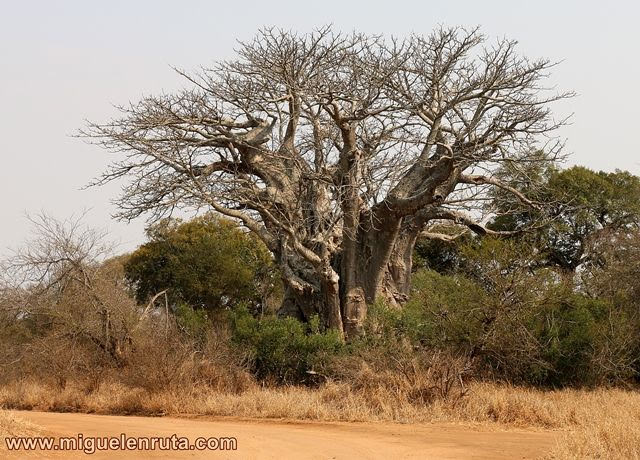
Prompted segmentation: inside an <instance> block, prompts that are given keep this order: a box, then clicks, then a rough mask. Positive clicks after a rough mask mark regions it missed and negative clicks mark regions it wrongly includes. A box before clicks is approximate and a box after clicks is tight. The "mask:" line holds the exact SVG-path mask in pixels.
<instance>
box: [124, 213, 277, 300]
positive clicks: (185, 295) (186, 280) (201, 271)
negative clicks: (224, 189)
mask: <svg viewBox="0 0 640 460" xmlns="http://www.w3.org/2000/svg"><path fill="white" fill-rule="evenodd" d="M147 235H148V238H149V242H147V243H146V244H144V245H142V246H141V247H140V248H138V249H137V250H136V251H135V252H133V254H131V256H130V257H129V258H128V260H127V262H126V263H125V274H126V277H127V279H129V280H130V281H131V282H132V283H133V286H134V288H135V293H136V297H137V299H138V301H139V302H148V301H149V299H150V298H151V297H152V296H154V295H155V294H157V293H158V292H161V291H167V294H168V296H169V299H170V303H171V305H172V306H173V307H176V306H177V305H178V304H179V303H181V302H185V303H187V304H188V305H189V306H191V307H192V308H195V309H204V310H208V311H214V310H219V309H221V308H224V307H228V306H233V305H236V304H238V303H247V304H250V305H252V306H254V307H264V306H265V305H264V304H265V303H266V301H267V298H268V297H269V296H270V295H271V294H272V293H274V291H275V290H276V289H277V287H278V286H277V271H276V270H275V268H274V266H273V261H272V258H271V254H270V253H269V251H268V250H267V248H266V247H265V246H264V244H263V243H262V242H261V241H260V240H259V239H257V238H256V237H255V236H252V235H251V234H248V233H246V232H243V231H241V230H240V229H239V228H238V227H237V225H235V224H234V223H233V222H230V221H228V220H224V219H219V218H217V217H215V216H212V215H207V216H203V217H199V218H196V219H194V220H192V221H190V222H184V223H183V222H180V221H178V220H163V221H161V222H159V223H157V224H156V225H154V226H152V227H150V228H149V230H148V232H147Z"/></svg>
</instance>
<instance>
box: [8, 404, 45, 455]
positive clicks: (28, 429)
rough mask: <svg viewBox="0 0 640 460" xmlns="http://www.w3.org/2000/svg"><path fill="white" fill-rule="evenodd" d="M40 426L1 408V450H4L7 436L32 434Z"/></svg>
mask: <svg viewBox="0 0 640 460" xmlns="http://www.w3.org/2000/svg"><path fill="white" fill-rule="evenodd" d="M38 432H39V428H38V427H37V426H36V425H33V424H32V423H30V422H27V421H26V420H22V419H21V418H19V417H16V416H15V415H14V414H11V413H9V412H6V411H3V410H0V451H2V450H4V449H5V448H6V447H5V437H7V436H32V435H34V434H37V433H38Z"/></svg>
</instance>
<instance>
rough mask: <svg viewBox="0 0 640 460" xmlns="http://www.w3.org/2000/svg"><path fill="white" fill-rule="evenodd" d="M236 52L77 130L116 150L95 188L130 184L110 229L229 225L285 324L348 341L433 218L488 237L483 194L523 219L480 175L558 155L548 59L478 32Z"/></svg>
mask: <svg viewBox="0 0 640 460" xmlns="http://www.w3.org/2000/svg"><path fill="white" fill-rule="evenodd" d="M237 53H238V59H237V60H233V61H224V62H219V63H217V64H216V65H215V66H214V67H213V68H209V69H203V70H202V71H201V72H199V73H198V74H195V75H190V74H187V73H185V72H182V71H179V72H180V73H181V74H182V75H183V76H184V77H185V78H186V79H187V81H188V82H189V85H188V86H189V89H186V90H184V91H182V92H180V93H177V94H170V95H169V94H165V95H161V96H157V97H146V98H144V99H143V100H141V101H140V102H138V103H135V104H130V105H128V106H124V107H120V110H121V111H122V116H121V117H120V118H118V119H114V120H112V121H110V122H108V123H104V124H96V123H89V125H88V127H87V128H86V129H84V130H82V131H81V136H85V137H87V138H89V140H90V141H93V142H95V143H97V144H99V145H101V146H103V147H105V148H107V149H109V150H111V151H115V152H119V153H120V154H121V156H120V159H119V160H117V161H116V162H114V163H113V164H112V166H111V168H110V169H109V170H108V171H106V172H105V173H104V175H103V176H102V177H101V178H100V179H99V180H98V181H96V183H97V184H102V183H105V182H109V181H112V180H116V179H120V178H127V179H128V182H127V184H128V185H126V187H125V188H124V191H123V193H122V195H121V196H120V198H119V200H118V204H119V206H120V209H121V213H120V217H123V218H129V219H131V218H135V217H137V216H140V215H141V214H144V213H149V215H150V216H151V218H152V219H154V218H158V217H160V216H163V215H166V214H167V213H170V212H171V211H172V210H173V209H174V208H176V207H179V206H194V207H207V208H213V209H214V210H216V211H217V212H219V213H221V214H224V215H225V216H228V217H232V218H235V219H237V220H238V221H240V222H241V223H242V224H243V225H244V226H246V227H247V228H248V229H249V230H251V231H252V232H254V233H255V234H257V235H258V236H259V237H260V238H261V239H262V241H264V243H265V244H266V245H267V246H268V248H269V249H270V250H271V251H272V252H273V254H274V256H275V258H276V260H277V262H278V264H279V266H280V268H281V271H282V274H283V278H284V281H285V284H286V287H287V289H286V295H285V299H284V303H283V306H282V311H283V312H284V313H287V314H292V315H297V316H298V317H301V318H308V317H309V316H311V315H313V314H315V313H320V314H321V315H322V317H323V318H324V319H325V321H326V324H327V325H328V326H329V327H332V328H336V329H338V330H340V331H343V332H344V333H346V335H347V336H352V335H353V334H355V333H357V331H358V330H359V328H360V325H361V324H362V321H363V319H364V318H365V315H366V309H367V304H370V303H371V302H373V301H374V299H376V297H378V296H382V297H384V298H385V299H387V300H388V301H390V302H402V301H403V300H404V299H405V297H406V295H407V293H408V289H409V279H410V272H411V253H412V250H413V246H414V244H415V241H416V237H417V235H418V234H419V233H421V232H423V231H424V230H425V228H427V227H428V226H429V224H430V223H432V222H433V221H435V220H447V221H454V222H457V223H460V224H462V225H464V226H468V227H469V228H470V229H472V230H473V231H475V232H480V233H482V232H485V231H486V228H485V226H484V225H483V222H482V221H480V220H478V215H477V213H475V212H473V208H474V203H478V202H481V201H482V200H483V196H485V194H486V192H487V190H488V189H489V188H492V187H500V188H502V189H504V190H507V191H509V192H511V193H513V194H514V195H515V196H517V197H518V199H519V200H521V201H522V203H523V204H525V205H528V206H535V203H533V202H531V201H530V200H528V199H527V197H526V196H524V195H523V194H521V193H519V192H518V191H517V190H516V189H515V188H512V187H510V186H509V185H508V184H507V183H503V182H501V181H500V180H499V179H498V178H497V176H496V175H495V174H494V171H495V170H496V169H497V168H498V167H499V166H500V165H501V164H504V163H511V164H514V165H518V164H526V163H527V162H531V161H540V155H533V154H532V152H534V151H536V150H540V149H544V150H545V151H546V152H547V154H548V155H551V156H553V155H555V154H557V153H558V151H559V150H560V143H559V142H557V140H555V138H553V137H551V134H552V132H553V131H554V130H555V129H556V128H557V127H558V126H560V125H561V124H562V120H561V121H555V120H554V119H553V118H552V116H551V113H550V109H549V105H550V104H551V103H553V102H554V101H557V100H559V99H562V98H565V97H568V96H570V94H569V93H555V92H553V91H552V90H549V89H548V88H545V86H544V85H543V83H544V81H545V79H546V77H547V74H548V71H549V70H550V68H551V67H553V65H554V64H553V63H551V62H549V61H548V60H544V59H542V60H533V61H531V60H528V59H526V58H523V57H520V56H519V54H518V53H517V52H516V43H515V42H513V41H509V40H498V41H496V42H488V41H487V39H486V38H485V37H484V36H483V35H482V34H481V33H480V32H479V31H478V30H476V29H474V30H465V29H461V28H453V29H446V28H440V29H438V30H436V31H435V32H433V33H432V34H431V35H429V36H418V35H414V36H411V37H409V38H406V39H402V40H401V39H394V38H384V37H379V36H366V35H363V34H358V33H353V34H350V35H344V34H340V33H335V32H333V31H332V30H331V28H329V27H327V28H322V29H319V30H317V31H315V32H313V33H310V34H306V35H298V34H295V33H291V32H286V31H280V30H275V29H265V30H262V31H261V32H259V33H258V35H257V36H256V38H255V39H253V41H251V42H248V43H241V44H240V46H239V49H238V51H237ZM470 211H471V212H470ZM485 223H486V222H485Z"/></svg>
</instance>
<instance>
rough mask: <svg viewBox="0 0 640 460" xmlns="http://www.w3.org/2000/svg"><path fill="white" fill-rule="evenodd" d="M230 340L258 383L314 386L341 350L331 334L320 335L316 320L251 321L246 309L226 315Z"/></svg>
mask: <svg viewBox="0 0 640 460" xmlns="http://www.w3.org/2000/svg"><path fill="white" fill-rule="evenodd" d="M230 315H231V325H232V326H231V327H232V340H233V342H234V343H235V344H236V346H237V347H238V349H239V351H240V352H241V353H243V354H244V355H245V356H246V358H247V359H248V360H249V362H250V363H251V365H252V367H253V370H254V372H255V375H256V376H257V377H258V378H260V379H267V380H269V379H271V380H275V381H276V382H278V383H314V382H316V381H317V380H318V378H317V376H318V375H319V374H320V375H321V374H322V370H323V368H324V367H325V366H326V364H327V363H328V362H329V360H330V359H331V358H332V357H333V356H335V355H336V354H338V353H340V352H341V351H342V349H343V345H342V341H341V339H340V336H339V335H338V334H337V333H336V332H335V331H326V332H321V331H320V328H319V324H320V321H319V318H318V317H314V318H313V319H312V321H311V322H310V324H303V323H301V322H300V321H298V320H297V319H294V318H278V317H275V316H269V317H265V318H262V319H257V318H254V317H253V316H252V315H251V314H250V313H249V311H248V310H247V309H246V308H238V309H236V310H235V311H233V312H231V313H230Z"/></svg>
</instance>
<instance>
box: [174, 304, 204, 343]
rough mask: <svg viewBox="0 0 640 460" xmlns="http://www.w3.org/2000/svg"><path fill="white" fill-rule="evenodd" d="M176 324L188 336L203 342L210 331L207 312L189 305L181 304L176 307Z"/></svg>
mask: <svg viewBox="0 0 640 460" xmlns="http://www.w3.org/2000/svg"><path fill="white" fill-rule="evenodd" d="M173 311H174V315H175V318H176V323H177V325H178V327H179V328H180V330H181V331H183V332H184V333H185V334H186V335H187V336H189V337H192V338H194V339H197V340H200V341H201V340H203V339H204V338H205V336H206V334H207V330H208V329H209V326H210V322H209V315H208V314H207V311H206V310H202V309H194V308H193V307H191V306H190V305H189V304H186V303H184V302H179V303H178V304H177V305H175V306H174V310H173Z"/></svg>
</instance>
